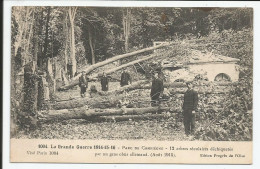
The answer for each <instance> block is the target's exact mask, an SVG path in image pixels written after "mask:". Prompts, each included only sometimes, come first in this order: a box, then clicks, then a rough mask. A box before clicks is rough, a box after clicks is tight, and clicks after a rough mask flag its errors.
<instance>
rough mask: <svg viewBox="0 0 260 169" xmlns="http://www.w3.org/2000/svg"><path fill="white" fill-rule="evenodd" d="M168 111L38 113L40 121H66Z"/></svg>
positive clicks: (149, 108) (163, 109)
mask: <svg viewBox="0 0 260 169" xmlns="http://www.w3.org/2000/svg"><path fill="white" fill-rule="evenodd" d="M167 110H170V108H168V107H164V108H160V107H147V108H125V109H88V108H86V107H81V108H75V109H62V110H48V111H41V112H38V117H39V119H40V120H42V121H51V120H68V119H91V117H93V116H115V115H135V114H137V115H138V114H139V115H143V114H146V113H156V112H159V111H167Z"/></svg>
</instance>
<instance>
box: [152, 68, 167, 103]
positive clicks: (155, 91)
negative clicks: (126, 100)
mask: <svg viewBox="0 0 260 169" xmlns="http://www.w3.org/2000/svg"><path fill="white" fill-rule="evenodd" d="M158 76H159V73H158V72H155V74H154V79H153V81H152V87H151V93H150V96H151V100H152V101H151V105H152V107H154V106H157V105H158V104H159V98H160V96H162V94H163V90H164V88H163V81H162V79H160V78H159V77H158Z"/></svg>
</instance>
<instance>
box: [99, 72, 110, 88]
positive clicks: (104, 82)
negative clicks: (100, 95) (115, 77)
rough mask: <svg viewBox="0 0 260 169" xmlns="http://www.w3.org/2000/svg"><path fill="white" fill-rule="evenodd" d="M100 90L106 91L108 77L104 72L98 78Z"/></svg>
mask: <svg viewBox="0 0 260 169" xmlns="http://www.w3.org/2000/svg"><path fill="white" fill-rule="evenodd" d="M100 81H101V88H102V91H108V77H107V75H106V73H105V72H103V75H102V76H101V78H100Z"/></svg>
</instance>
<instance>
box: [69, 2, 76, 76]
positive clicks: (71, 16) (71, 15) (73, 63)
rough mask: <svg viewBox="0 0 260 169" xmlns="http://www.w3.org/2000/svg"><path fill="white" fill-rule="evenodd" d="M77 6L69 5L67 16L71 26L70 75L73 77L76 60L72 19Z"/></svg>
mask: <svg viewBox="0 0 260 169" xmlns="http://www.w3.org/2000/svg"><path fill="white" fill-rule="evenodd" d="M76 11H77V7H69V18H70V27H71V46H70V51H71V53H70V58H71V63H72V77H74V75H75V73H76V71H77V61H76V55H75V33H74V20H75V15H76Z"/></svg>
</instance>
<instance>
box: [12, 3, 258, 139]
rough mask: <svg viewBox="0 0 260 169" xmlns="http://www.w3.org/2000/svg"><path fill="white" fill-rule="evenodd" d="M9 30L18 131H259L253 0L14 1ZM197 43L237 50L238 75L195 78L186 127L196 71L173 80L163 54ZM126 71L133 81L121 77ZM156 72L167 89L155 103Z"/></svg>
mask: <svg viewBox="0 0 260 169" xmlns="http://www.w3.org/2000/svg"><path fill="white" fill-rule="evenodd" d="M11 33H12V34H11V84H10V85H11V138H30V139H109V140H115V139H129V140H131V139H134V140H136V139H141V140H179V141H182V140H183V141H184V140H189V141H193V140H197V141H198V140H203V141H251V140H252V139H253V135H252V133H253V132H252V126H253V9H252V8H168V7H167V8H151V7H82V6H79V7H75V6H73V7H72V6H68V7H67V6H45V7H43V6H41V7H40V6H14V7H12V16H11ZM157 43H158V44H157ZM193 51H201V52H202V53H206V54H207V53H210V54H211V55H212V56H213V55H216V56H219V55H221V56H225V57H229V58H231V59H237V63H236V64H237V71H238V72H239V75H238V76H239V77H238V80H237V81H232V80H230V79H228V78H227V80H225V77H224V76H223V75H222V76H221V78H220V81H219V80H216V79H215V80H213V81H210V80H209V79H206V78H205V77H204V75H203V74H197V75H196V77H195V78H193V79H192V81H193V85H194V87H195V90H196V91H197V92H198V108H197V113H196V118H195V119H196V120H195V132H194V134H193V135H192V136H186V135H185V133H184V126H183V113H182V111H183V110H182V104H183V100H184V93H185V91H186V90H187V86H186V85H185V81H187V79H188V77H187V79H186V78H182V79H177V80H175V81H174V82H171V81H167V80H166V78H165V76H164V75H163V73H162V72H163V69H162V63H163V61H164V60H165V59H175V60H177V61H176V63H177V62H178V61H180V60H182V59H185V58H187V57H189V56H190V55H192V53H193ZM206 54H205V55H206ZM203 56H204V55H203ZM179 67H181V68H183V69H185V68H187V65H184V64H183V65H181V66H179ZM125 71H126V72H128V73H129V74H130V76H131V83H130V84H127V85H126V86H122V85H120V77H121V78H122V76H121V74H122V73H123V72H125ZM216 71H217V70H216ZM155 72H159V76H161V77H159V78H161V79H162V81H163V84H164V85H163V86H164V91H163V94H162V95H161V97H160V99H161V100H160V104H159V105H157V106H155V107H154V106H151V98H150V90H151V82H152V79H153V78H154V77H153V76H154V73H155ZM173 73H174V71H173ZM104 74H106V75H107V77H108V79H109V80H108V89H107V90H103V89H102V85H101V81H102V77H103V76H104ZM83 75H84V77H85V76H86V77H87V81H88V83H87V85H86V92H85V93H84V96H82V94H81V87H80V78H81V77H83ZM183 77H186V75H183ZM218 77H219V76H218ZM223 79H224V80H223Z"/></svg>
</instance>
